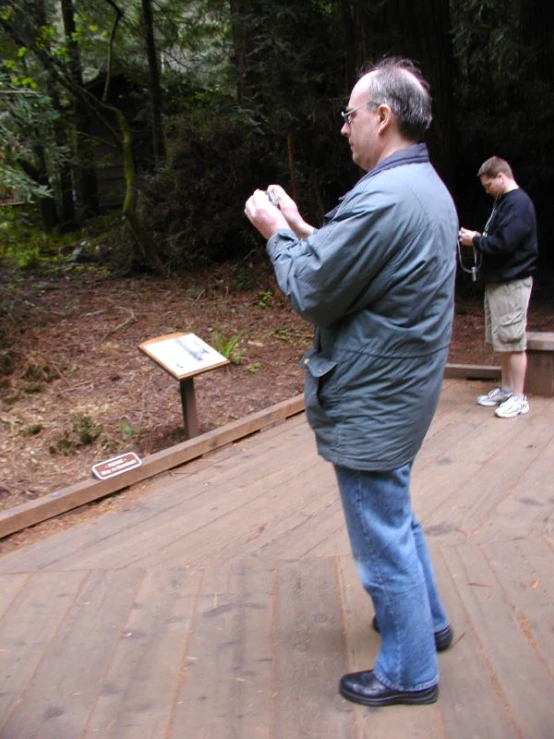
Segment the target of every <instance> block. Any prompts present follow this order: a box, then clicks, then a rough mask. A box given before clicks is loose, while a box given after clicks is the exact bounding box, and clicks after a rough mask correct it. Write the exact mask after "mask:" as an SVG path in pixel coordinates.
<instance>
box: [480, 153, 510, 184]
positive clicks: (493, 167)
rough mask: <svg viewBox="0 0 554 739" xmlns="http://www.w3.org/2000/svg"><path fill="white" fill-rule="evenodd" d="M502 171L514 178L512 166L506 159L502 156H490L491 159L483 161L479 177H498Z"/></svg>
mask: <svg viewBox="0 0 554 739" xmlns="http://www.w3.org/2000/svg"><path fill="white" fill-rule="evenodd" d="M500 173H502V174H505V175H506V176H507V177H509V178H510V179H511V180H513V179H514V173H513V172H512V168H511V167H510V165H509V164H508V162H507V161H506V160H505V159H501V158H500V157H490V159H487V161H486V162H483V164H482V165H481V166H480V167H479V171H478V172H477V177H483V176H484V177H490V178H491V179H494V178H495V177H498V175H499V174H500Z"/></svg>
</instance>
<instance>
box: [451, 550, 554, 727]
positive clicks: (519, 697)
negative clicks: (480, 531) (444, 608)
mask: <svg viewBox="0 0 554 739" xmlns="http://www.w3.org/2000/svg"><path fill="white" fill-rule="evenodd" d="M441 552H442V556H443V557H444V559H445V562H446V564H447V566H448V569H449V571H450V573H451V576H452V577H453V578H454V579H455V582H456V587H457V589H458V592H459V594H460V597H461V599H462V600H463V602H464V605H465V608H466V611H467V614H468V617H469V618H470V620H471V629H472V631H473V632H474V634H475V635H476V638H477V640H478V642H479V647H480V651H481V653H482V654H484V655H486V656H487V660H488V662H489V669H490V679H491V681H492V684H493V685H494V686H495V689H496V690H497V693H498V697H499V699H500V700H501V701H502V703H503V704H504V710H505V711H506V714H507V716H508V717H509V718H510V719H511V720H512V721H513V722H514V724H515V726H516V735H517V736H525V737H533V738H535V737H537V739H538V738H539V737H544V738H545V739H546V737H550V736H552V718H553V713H552V695H553V694H554V693H553V691H554V684H553V680H552V674H551V673H550V674H549V673H548V672H547V671H546V670H545V668H544V665H543V664H542V663H540V662H539V661H538V660H537V659H536V656H535V654H534V652H533V650H532V649H531V647H530V645H529V643H528V641H527V640H526V638H525V637H524V636H523V635H522V633H521V630H520V628H519V625H518V622H517V618H516V617H515V615H514V613H513V609H512V607H511V604H510V602H509V598H508V597H507V595H506V593H505V592H504V591H503V590H502V588H501V587H500V585H499V583H498V581H497V579H496V578H495V576H494V574H493V572H492V571H491V569H490V567H489V565H488V563H487V560H486V559H485V557H484V556H483V555H482V553H481V552H480V550H479V549H478V547H476V546H474V545H466V546H464V547H443V548H442V550H441Z"/></svg>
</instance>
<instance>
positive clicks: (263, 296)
mask: <svg viewBox="0 0 554 739" xmlns="http://www.w3.org/2000/svg"><path fill="white" fill-rule="evenodd" d="M272 300H273V293H272V292H271V290H261V291H260V292H259V293H258V305H259V307H260V308H269V306H270V305H271V301H272Z"/></svg>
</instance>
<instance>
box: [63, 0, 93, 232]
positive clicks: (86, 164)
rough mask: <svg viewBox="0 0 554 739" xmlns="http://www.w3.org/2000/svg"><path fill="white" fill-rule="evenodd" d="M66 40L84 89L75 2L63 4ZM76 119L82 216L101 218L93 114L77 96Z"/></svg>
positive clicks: (76, 175) (72, 74)
mask: <svg viewBox="0 0 554 739" xmlns="http://www.w3.org/2000/svg"><path fill="white" fill-rule="evenodd" d="M61 7H62V16H63V25H64V33H65V39H66V43H67V48H68V51H69V74H70V77H71V79H72V81H73V83H74V84H75V85H76V87H82V86H83V73H82V68H81V56H80V52H79V46H78V44H77V42H76V41H75V31H76V28H75V14H74V9H73V0H61ZM73 113H74V117H75V159H76V162H77V167H76V168H75V171H74V178H75V186H76V190H77V198H78V201H79V202H80V204H81V207H82V215H83V216H84V217H85V218H87V217H88V216H95V215H98V213H99V212H100V207H99V202H98V183H97V180H96V171H95V169H94V166H93V164H92V151H91V147H90V142H91V134H90V123H91V121H90V111H89V110H88V108H87V107H86V105H84V103H83V101H82V99H81V98H79V97H77V96H75V97H74V102H73Z"/></svg>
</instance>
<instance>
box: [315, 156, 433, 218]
mask: <svg viewBox="0 0 554 739" xmlns="http://www.w3.org/2000/svg"><path fill="white" fill-rule="evenodd" d="M428 161H429V152H428V151H427V146H426V145H425V144H412V145H411V146H408V147H406V148H405V149H399V150H398V151H395V152H394V154H391V155H390V156H388V157H387V158H386V159H383V161H382V162H379V164H378V165H377V166H376V167H374V168H373V169H370V170H369V172H366V173H365V174H364V175H363V177H361V178H360V179H359V180H358V182H357V183H356V184H357V185H358V184H360V182H365V181H367V180H370V179H371V178H372V177H375V175H378V174H379V173H380V172H385V171H386V170H387V169H394V167H402V166H404V165H405V164H424V163H426V162H428ZM344 197H345V196H344V195H343V197H342V198H340V199H339V202H338V204H337V205H336V206H335V207H334V208H333V209H332V210H330V211H329V212H328V213H326V214H325V216H324V218H323V223H324V224H325V223H328V222H329V221H330V220H331V219H332V218H334V217H335V215H336V213H337V210H338V209H339V207H340V204H341V202H342V201H343V199H344Z"/></svg>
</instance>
